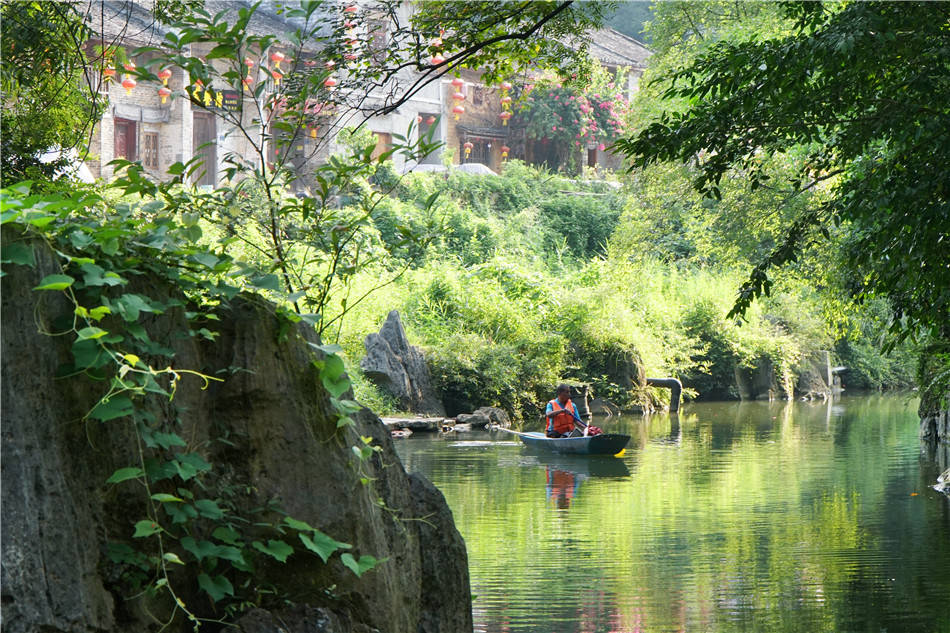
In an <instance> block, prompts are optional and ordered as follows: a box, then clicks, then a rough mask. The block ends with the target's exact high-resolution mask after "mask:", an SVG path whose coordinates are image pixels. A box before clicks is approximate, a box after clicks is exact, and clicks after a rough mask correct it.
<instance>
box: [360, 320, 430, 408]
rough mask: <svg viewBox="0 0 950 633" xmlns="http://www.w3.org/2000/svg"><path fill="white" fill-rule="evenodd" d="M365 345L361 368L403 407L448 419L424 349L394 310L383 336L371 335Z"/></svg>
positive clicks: (384, 327)
mask: <svg viewBox="0 0 950 633" xmlns="http://www.w3.org/2000/svg"><path fill="white" fill-rule="evenodd" d="M363 345H364V346H365V347H366V356H365V357H364V358H363V360H361V361H360V367H361V368H362V370H363V371H364V372H365V373H366V375H367V376H368V377H369V378H370V379H371V380H372V381H373V382H375V383H376V384H377V385H379V386H380V387H382V388H383V389H385V390H386V391H387V392H388V393H389V394H391V395H392V396H393V397H394V398H396V400H397V401H398V402H399V406H400V407H402V408H404V409H406V410H407V411H412V412H413V413H422V414H426V415H435V416H445V407H444V406H443V405H442V401H441V400H440V399H439V398H438V397H437V395H436V392H435V388H434V387H433V386H432V379H431V378H430V376H429V368H428V366H427V365H426V360H425V356H423V354H422V350H420V349H419V348H418V347H416V346H414V345H410V344H409V340H408V339H407V338H406V330H405V328H403V326H402V321H401V320H400V319H399V313H398V312H397V311H396V310H393V311H392V312H390V313H389V315H388V316H387V317H386V322H385V323H383V327H382V328H381V329H380V330H379V334H370V335H368V336H367V337H366V340H365V341H364V343H363Z"/></svg>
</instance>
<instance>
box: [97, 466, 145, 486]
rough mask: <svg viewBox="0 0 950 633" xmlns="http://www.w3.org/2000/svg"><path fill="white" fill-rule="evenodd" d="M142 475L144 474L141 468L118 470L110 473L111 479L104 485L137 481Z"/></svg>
mask: <svg viewBox="0 0 950 633" xmlns="http://www.w3.org/2000/svg"><path fill="white" fill-rule="evenodd" d="M144 474H145V471H144V470H142V469H141V468H132V467H129V468H120V469H118V470H117V471H115V472H114V473H112V476H111V477H109V478H108V479H106V483H107V484H117V483H120V482H123V481H127V480H129V479H138V478H139V477H141V476H142V475H144Z"/></svg>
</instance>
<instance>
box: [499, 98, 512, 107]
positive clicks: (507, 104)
mask: <svg viewBox="0 0 950 633" xmlns="http://www.w3.org/2000/svg"><path fill="white" fill-rule="evenodd" d="M501 107H502V108H504V109H505V110H507V109H509V108H510V107H511V97H509V96H508V95H505V96H504V97H502V98H501Z"/></svg>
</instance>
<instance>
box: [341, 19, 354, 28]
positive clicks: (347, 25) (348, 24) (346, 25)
mask: <svg viewBox="0 0 950 633" xmlns="http://www.w3.org/2000/svg"><path fill="white" fill-rule="evenodd" d="M343 28H345V29H352V28H356V23H355V22H353V21H352V20H347V21H346V22H344V23H343Z"/></svg>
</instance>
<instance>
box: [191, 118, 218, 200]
mask: <svg viewBox="0 0 950 633" xmlns="http://www.w3.org/2000/svg"><path fill="white" fill-rule="evenodd" d="M193 116H194V122H193V125H192V143H193V147H192V151H194V155H195V156H196V157H199V158H200V159H201V161H202V165H201V167H200V168H198V171H196V172H195V174H196V175H195V184H197V185H210V186H212V187H214V186H215V185H217V184H218V178H217V146H216V145H217V135H216V133H215V120H214V115H213V114H211V113H208V112H195V113H194V114H193Z"/></svg>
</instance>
